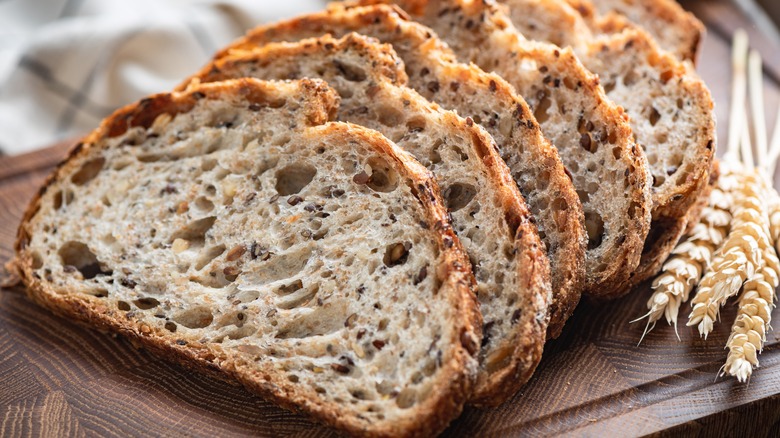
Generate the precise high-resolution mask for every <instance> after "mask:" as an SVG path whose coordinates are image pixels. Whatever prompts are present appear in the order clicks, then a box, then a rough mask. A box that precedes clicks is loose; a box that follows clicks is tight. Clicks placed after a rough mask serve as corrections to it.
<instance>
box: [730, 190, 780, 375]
mask: <svg viewBox="0 0 780 438" xmlns="http://www.w3.org/2000/svg"><path fill="white" fill-rule="evenodd" d="M761 179H762V183H763V184H762V188H763V196H762V198H763V199H769V200H770V201H771V204H770V205H771V207H774V209H775V211H772V212H771V215H772V216H776V214H775V213H780V211H777V205H779V204H780V202H778V201H780V198H779V197H778V195H777V192H776V191H775V190H774V189H773V188H771V186H770V184H769V182H768V180H767V179H766V178H763V177H762V178H761ZM771 207H770V208H771ZM776 222H777V221H776ZM765 223H766V224H767V226H768V227H769V228H768V230H765V231H767V232H768V234H769V238H770V239H771V240H770V244H769V245H766V246H764V247H762V248H761V263H760V266H759V267H758V269H757V270H756V273H755V274H754V275H753V276H751V278H750V279H748V281H746V282H745V284H744V286H743V290H742V294H741V296H740V299H739V310H738V311H737V317H736V319H735V320H734V324H733V325H732V327H731V336H730V337H729V340H728V341H727V342H726V348H728V349H729V354H728V357H727V359H726V363H725V364H724V365H723V373H722V374H721V375H723V374H729V375H731V376H735V377H736V378H737V380H739V381H740V382H744V381H746V380H747V379H748V378H750V375H751V374H752V373H753V368H757V367H758V353H760V352H761V349H762V348H763V346H764V342H765V341H766V332H767V330H769V328H770V323H771V321H772V308H773V307H774V301H775V288H776V287H777V285H778V274H779V273H780V261H778V258H777V253H776V252H775V248H774V247H773V245H772V244H771V243H772V242H774V244H775V245H777V240H776V236H777V234H775V233H780V229H778V227H777V226H775V227H774V228H773V225H772V221H771V219H770V218H767V220H766V221H765Z"/></svg>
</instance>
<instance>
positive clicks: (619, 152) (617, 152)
mask: <svg viewBox="0 0 780 438" xmlns="http://www.w3.org/2000/svg"><path fill="white" fill-rule="evenodd" d="M622 155H623V150H622V149H621V148H619V147H616V148H612V156H613V157H615V159H616V160H619V159H620V157H621V156H622Z"/></svg>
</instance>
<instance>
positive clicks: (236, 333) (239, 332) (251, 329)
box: [227, 325, 257, 340]
mask: <svg viewBox="0 0 780 438" xmlns="http://www.w3.org/2000/svg"><path fill="white" fill-rule="evenodd" d="M256 332H257V327H255V326H253V325H245V326H243V327H237V328H236V329H235V330H231V331H230V332H228V334H227V337H228V339H234V340H235V339H243V338H246V337H247V336H252V335H253V334H255V333H256Z"/></svg>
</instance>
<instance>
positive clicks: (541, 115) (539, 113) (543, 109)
mask: <svg viewBox="0 0 780 438" xmlns="http://www.w3.org/2000/svg"><path fill="white" fill-rule="evenodd" d="M537 98H538V99H539V102H538V103H537V104H536V108H535V109H534V117H536V121H537V122H539V123H540V124H542V123H544V122H546V121H547V119H549V115H548V114H547V110H548V109H550V106H551V105H552V101H551V100H550V97H549V93H548V92H547V91H540V92H539V95H538V96H537Z"/></svg>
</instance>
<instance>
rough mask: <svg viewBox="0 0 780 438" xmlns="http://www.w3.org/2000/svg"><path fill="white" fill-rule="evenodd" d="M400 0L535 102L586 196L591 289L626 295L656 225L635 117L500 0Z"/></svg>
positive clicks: (467, 56) (464, 54)
mask: <svg viewBox="0 0 780 438" xmlns="http://www.w3.org/2000/svg"><path fill="white" fill-rule="evenodd" d="M364 1H369V2H371V1H376V0H364ZM395 3H398V4H400V5H401V6H402V7H403V8H404V10H406V11H407V12H409V13H410V14H411V15H412V16H413V17H414V18H415V19H417V20H419V21H421V22H422V23H423V24H425V25H427V26H430V27H431V28H432V29H433V30H434V31H436V32H437V33H438V35H439V36H440V37H441V38H442V39H443V40H445V41H446V42H447V43H448V44H449V45H450V47H452V49H453V50H454V51H455V53H456V54H457V55H458V57H459V58H460V59H462V60H470V61H473V62H474V63H476V64H477V65H479V66H481V67H482V68H484V69H485V70H492V71H494V72H496V73H498V74H499V75H501V76H502V77H503V78H504V79H506V80H507V82H509V83H511V84H512V85H514V87H515V88H516V89H517V91H518V92H519V93H520V94H521V95H522V96H523V97H524V98H525V99H526V101H527V102H528V104H529V105H530V107H531V109H532V110H533V111H534V115H535V117H536V119H537V121H538V122H539V124H540V125H541V128H542V132H543V133H544V134H545V136H546V137H547V138H548V139H550V140H551V141H552V143H553V144H554V145H555V146H556V147H557V148H558V151H559V153H560V156H561V159H562V160H563V163H564V165H565V166H566V168H567V169H568V171H569V172H570V174H571V175H572V179H573V182H574V186H575V188H576V189H577V192H578V194H579V195H580V200H581V201H582V205H583V210H584V212H585V223H586V228H587V231H588V237H589V241H588V250H587V253H586V284H587V287H586V289H587V291H588V292H589V293H590V294H592V295H595V296H600V297H606V296H616V295H620V294H623V293H625V292H626V291H625V290H623V289H622V288H621V285H622V284H623V283H624V282H625V281H626V280H627V279H628V278H629V277H630V273H631V272H632V271H633V270H634V269H635V268H636V267H637V265H638V264H639V259H640V256H641V252H642V245H643V243H644V241H645V237H646V236H647V232H648V229H649V226H650V209H651V203H652V200H651V195H650V174H649V172H648V169H647V160H646V158H645V156H644V153H643V152H642V150H641V148H640V147H638V146H637V144H636V142H635V141H634V139H633V135H632V131H631V128H630V126H629V124H628V117H627V116H626V115H625V113H624V112H623V110H622V108H620V107H618V106H617V105H615V104H614V103H613V102H612V101H611V100H609V99H608V98H607V97H606V96H605V94H604V90H603V89H602V88H601V86H600V85H599V79H598V77H596V76H595V75H593V74H592V73H590V72H589V71H587V70H586V69H585V67H583V65H582V64H581V63H580V62H579V60H578V59H577V57H576V56H575V55H574V53H573V51H572V50H571V49H560V48H558V47H557V46H554V45H552V44H549V43H540V42H532V41H528V40H525V39H524V38H523V37H522V35H520V34H519V32H517V30H516V29H515V28H514V27H513V26H512V23H511V21H510V20H509V18H508V17H507V16H506V14H505V13H504V11H503V10H502V9H501V8H500V7H499V6H498V5H496V4H495V3H493V2H490V1H474V2H466V1H461V0H403V1H396V2H395ZM334 7H338V6H334ZM342 7H343V6H342Z"/></svg>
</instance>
